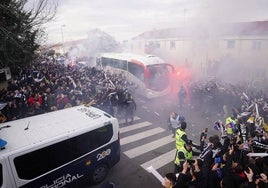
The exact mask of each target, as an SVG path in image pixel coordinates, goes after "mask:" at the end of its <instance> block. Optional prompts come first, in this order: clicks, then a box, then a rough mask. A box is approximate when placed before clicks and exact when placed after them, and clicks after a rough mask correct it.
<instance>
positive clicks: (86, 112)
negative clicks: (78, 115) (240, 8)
mask: <svg viewBox="0 0 268 188" xmlns="http://www.w3.org/2000/svg"><path fill="white" fill-rule="evenodd" d="M78 111H80V112H82V113H85V114H86V115H87V116H88V117H90V118H92V119H97V118H100V117H101V115H100V114H97V113H95V112H93V111H91V110H90V109H88V108H80V109H78Z"/></svg>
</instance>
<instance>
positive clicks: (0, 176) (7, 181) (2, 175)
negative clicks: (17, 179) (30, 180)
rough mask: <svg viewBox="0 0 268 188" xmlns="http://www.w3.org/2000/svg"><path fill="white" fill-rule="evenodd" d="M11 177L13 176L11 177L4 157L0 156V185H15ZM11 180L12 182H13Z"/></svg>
mask: <svg viewBox="0 0 268 188" xmlns="http://www.w3.org/2000/svg"><path fill="white" fill-rule="evenodd" d="M11 179H13V178H12V177H11V173H10V170H8V167H7V165H6V162H5V159H4V158H3V157H0V187H3V188H5V187H15V184H14V182H13V181H12V180H11ZM11 182H13V184H12V183H11Z"/></svg>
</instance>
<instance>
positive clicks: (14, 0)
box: [0, 0, 58, 68]
mask: <svg viewBox="0 0 268 188" xmlns="http://www.w3.org/2000/svg"><path fill="white" fill-rule="evenodd" d="M57 5H58V1H54V0H38V1H35V2H34V3H32V4H31V3H30V1H29V0H2V1H1V3H0V67H5V66H10V67H11V68H12V67H17V66H25V65H27V64H28V63H30V62H31V61H32V59H33V57H34V52H35V50H36V49H37V48H38V46H39V44H38V43H37V39H38V37H39V35H40V34H43V29H42V24H44V23H47V22H49V21H51V20H52V19H53V18H54V17H55V14H56V9H57Z"/></svg>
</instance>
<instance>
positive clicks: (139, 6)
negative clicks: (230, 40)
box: [30, 0, 268, 43]
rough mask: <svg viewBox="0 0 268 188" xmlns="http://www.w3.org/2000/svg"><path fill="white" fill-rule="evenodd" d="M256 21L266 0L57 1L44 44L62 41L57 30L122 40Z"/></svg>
mask: <svg viewBox="0 0 268 188" xmlns="http://www.w3.org/2000/svg"><path fill="white" fill-rule="evenodd" d="M30 1H36V0H30ZM51 1H52V2H53V0H51ZM256 20H268V0H75V1H74V0H59V5H58V10H57V14H56V17H55V19H54V20H53V21H51V22H50V23H48V24H46V25H45V27H46V32H47V34H48V41H47V43H57V42H62V32H61V31H63V39H64V41H70V40H76V39H81V38H85V37H86V36H87V31H89V30H91V29H95V28H99V29H101V30H103V31H105V32H106V33H108V34H110V35H111V36H113V37H114V38H115V39H116V40H118V41H122V40H129V39H131V38H132V37H135V36H137V35H139V34H141V33H143V32H145V31H149V30H152V29H162V28H169V27H183V26H184V25H186V24H194V23H206V24H213V23H221V22H238V21H256ZM63 25H64V27H63Z"/></svg>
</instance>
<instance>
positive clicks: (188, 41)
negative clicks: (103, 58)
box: [133, 21, 268, 69]
mask: <svg viewBox="0 0 268 188" xmlns="http://www.w3.org/2000/svg"><path fill="white" fill-rule="evenodd" d="M267 51H268V21H255V22H240V23H225V24H214V25H212V24H211V25H199V26H188V27H185V28H182V27H180V28H170V29H161V30H152V31H148V32H144V33H142V34H140V35H138V36H137V37H135V38H133V52H135V53H139V54H148V53H149V54H154V55H157V56H160V57H162V58H164V59H166V60H169V61H171V62H176V63H177V64H183V63H185V62H187V63H190V64H192V65H194V66H197V67H199V68H204V67H205V68H207V66H209V64H210V63H211V62H214V61H222V60H223V59H224V58H227V57H228V58H229V59H233V61H236V62H239V63H243V65H245V66H248V67H253V66H254V67H255V66H256V67H258V68H265V69H266V67H268V66H267V63H266V62H267V60H268V53H267Z"/></svg>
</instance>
